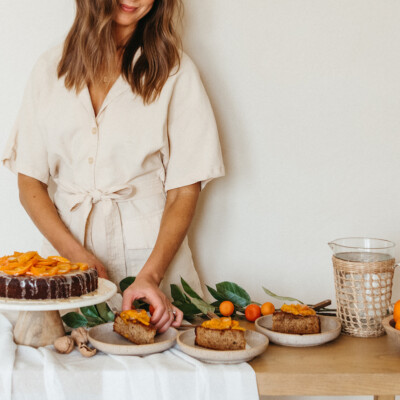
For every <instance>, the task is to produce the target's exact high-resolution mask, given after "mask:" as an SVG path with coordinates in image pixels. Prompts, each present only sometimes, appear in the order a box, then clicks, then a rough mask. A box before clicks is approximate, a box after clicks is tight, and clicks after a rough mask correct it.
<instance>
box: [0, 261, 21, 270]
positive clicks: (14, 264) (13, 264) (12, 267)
mask: <svg viewBox="0 0 400 400" xmlns="http://www.w3.org/2000/svg"><path fill="white" fill-rule="evenodd" d="M20 266H21V264H19V263H17V262H12V263H6V264H4V265H3V266H1V267H0V271H4V270H5V269H8V270H9V269H14V268H17V267H20Z"/></svg>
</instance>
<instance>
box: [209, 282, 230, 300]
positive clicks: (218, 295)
mask: <svg viewBox="0 0 400 400" xmlns="http://www.w3.org/2000/svg"><path fill="white" fill-rule="evenodd" d="M206 286H207V289H208V291H209V292H210V294H211V296H212V297H214V299H215V300H218V301H219V302H221V301H225V300H226V298H225V297H224V296H222V294H221V293H218V292H217V291H216V290H215V289H213V288H212V287H210V286H208V285H206Z"/></svg>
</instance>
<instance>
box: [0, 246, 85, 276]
mask: <svg viewBox="0 0 400 400" xmlns="http://www.w3.org/2000/svg"><path fill="white" fill-rule="evenodd" d="M88 268H89V266H88V265H87V264H85V263H71V261H69V260H67V259H66V258H64V257H60V256H51V257H48V258H43V257H41V256H40V255H39V254H38V253H37V251H28V252H27V253H20V252H18V251H14V254H13V255H12V256H4V257H1V258H0V271H2V272H4V273H6V274H8V275H13V276H20V275H34V276H54V275H63V274H67V273H68V272H70V271H71V270H81V271H86V270H87V269H88Z"/></svg>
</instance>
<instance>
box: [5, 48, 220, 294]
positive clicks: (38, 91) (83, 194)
mask: <svg viewBox="0 0 400 400" xmlns="http://www.w3.org/2000/svg"><path fill="white" fill-rule="evenodd" d="M61 51H62V46H58V47H56V48H54V49H52V50H50V51H48V52H46V53H45V54H44V55H43V56H41V57H40V59H39V60H38V62H37V64H36V65H35V67H34V69H33V72H32V74H31V77H30V79H29V82H28V85H27V88H26V91H25V94H24V98H23V103H22V107H21V110H20V112H19V115H18V118H17V122H16V124H15V128H14V130H13V132H12V134H11V136H10V138H9V140H8V143H7V145H6V149H5V152H4V154H3V158H2V161H3V164H4V165H5V166H6V167H8V168H9V169H11V170H12V171H13V172H15V173H18V172H20V173H22V174H25V175H28V176H31V177H33V178H36V179H38V180H39V181H42V182H44V183H46V184H49V181H54V183H55V185H56V186H55V187H56V190H55V193H54V203H55V205H56V207H57V210H58V212H59V215H60V217H61V218H62V220H63V221H64V223H65V224H66V225H67V226H68V227H69V229H70V230H71V232H72V234H73V235H74V236H75V237H76V238H77V239H78V240H80V242H81V243H82V244H84V245H85V246H86V247H87V248H89V249H90V250H92V251H93V252H94V253H95V254H96V255H97V257H99V258H100V260H101V261H102V262H104V263H105V265H106V266H107V268H108V271H109V273H110V276H111V279H112V280H114V281H115V282H118V281H119V280H120V279H122V278H124V277H125V276H127V275H136V274H137V273H138V272H139V271H140V268H141V267H142V266H143V264H144V263H145V261H146V260H147V258H148V256H149V255H150V253H151V250H152V248H153V247H154V244H155V241H156V238H157V235H158V231H159V227H160V221H161V216H162V213H163V210H164V205H165V198H166V195H165V193H166V191H168V190H170V189H173V188H177V187H181V186H185V185H190V184H192V183H195V182H199V181H201V186H202V188H204V186H205V185H206V183H207V182H209V181H210V180H211V179H213V178H216V177H219V176H223V175H224V166H223V161H222V156H221V149H220V144H219V139H218V133H217V128H216V123H215V119H214V116H213V112H212V109H211V106H210V102H209V100H208V97H207V94H206V92H205V90H204V87H203V85H202V82H201V80H200V76H199V73H198V71H197V69H196V67H195V65H194V64H193V62H192V61H191V60H190V58H189V57H188V56H187V55H185V54H183V56H182V60H181V65H180V68H179V70H178V71H174V73H173V74H171V76H170V77H169V79H168V80H167V82H166V83H165V85H164V87H163V90H162V92H161V95H160V97H159V98H158V99H157V100H156V101H155V102H153V103H152V104H150V105H144V104H143V101H142V98H141V97H140V96H137V95H135V94H134V93H133V92H132V90H131V87H130V85H129V84H128V83H127V82H126V81H125V80H124V79H123V78H122V77H121V76H120V77H119V78H118V79H117V81H116V82H115V84H114V85H113V86H112V88H111V89H110V91H109V93H108V95H107V97H106V98H105V100H104V103H103V105H102V106H101V109H100V110H99V112H98V115H97V116H95V114H94V110H93V106H92V103H91V99H90V95H89V91H88V88H87V87H85V88H84V89H83V90H82V91H81V92H80V93H79V94H77V93H76V92H75V91H74V90H67V89H66V88H65V85H64V79H63V78H62V79H58V78H57V64H58V61H59V59H60V57H61ZM42 251H43V252H44V253H53V254H55V253H56V251H55V249H54V248H53V247H52V246H51V245H50V244H49V243H48V242H47V241H45V245H44V248H43V249H42ZM44 255H46V254H44ZM179 276H183V277H184V278H186V279H187V280H188V281H189V282H191V283H192V284H193V285H194V286H195V287H197V288H199V282H198V277H197V273H196V272H195V269H194V267H193V262H192V257H191V254H190V250H189V247H188V245H187V239H185V241H184V243H183V244H182V246H181V249H180V250H179V251H178V253H177V255H176V257H175V259H174V261H173V262H172V265H171V266H170V268H169V271H168V273H167V276H166V278H165V279H164V280H166V282H165V283H166V284H168V283H179ZM165 286H166V285H165Z"/></svg>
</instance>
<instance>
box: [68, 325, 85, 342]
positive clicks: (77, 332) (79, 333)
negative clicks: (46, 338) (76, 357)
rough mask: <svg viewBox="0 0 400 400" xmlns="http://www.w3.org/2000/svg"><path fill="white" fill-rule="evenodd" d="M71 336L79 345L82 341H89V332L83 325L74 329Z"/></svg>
mask: <svg viewBox="0 0 400 400" xmlns="http://www.w3.org/2000/svg"><path fill="white" fill-rule="evenodd" d="M71 337H72V339H74V341H75V343H76V345H77V346H80V345H81V344H82V343H83V344H86V343H87V342H88V332H87V330H86V329H85V328H82V327H80V328H78V329H74V330H73V331H72V332H71Z"/></svg>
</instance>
